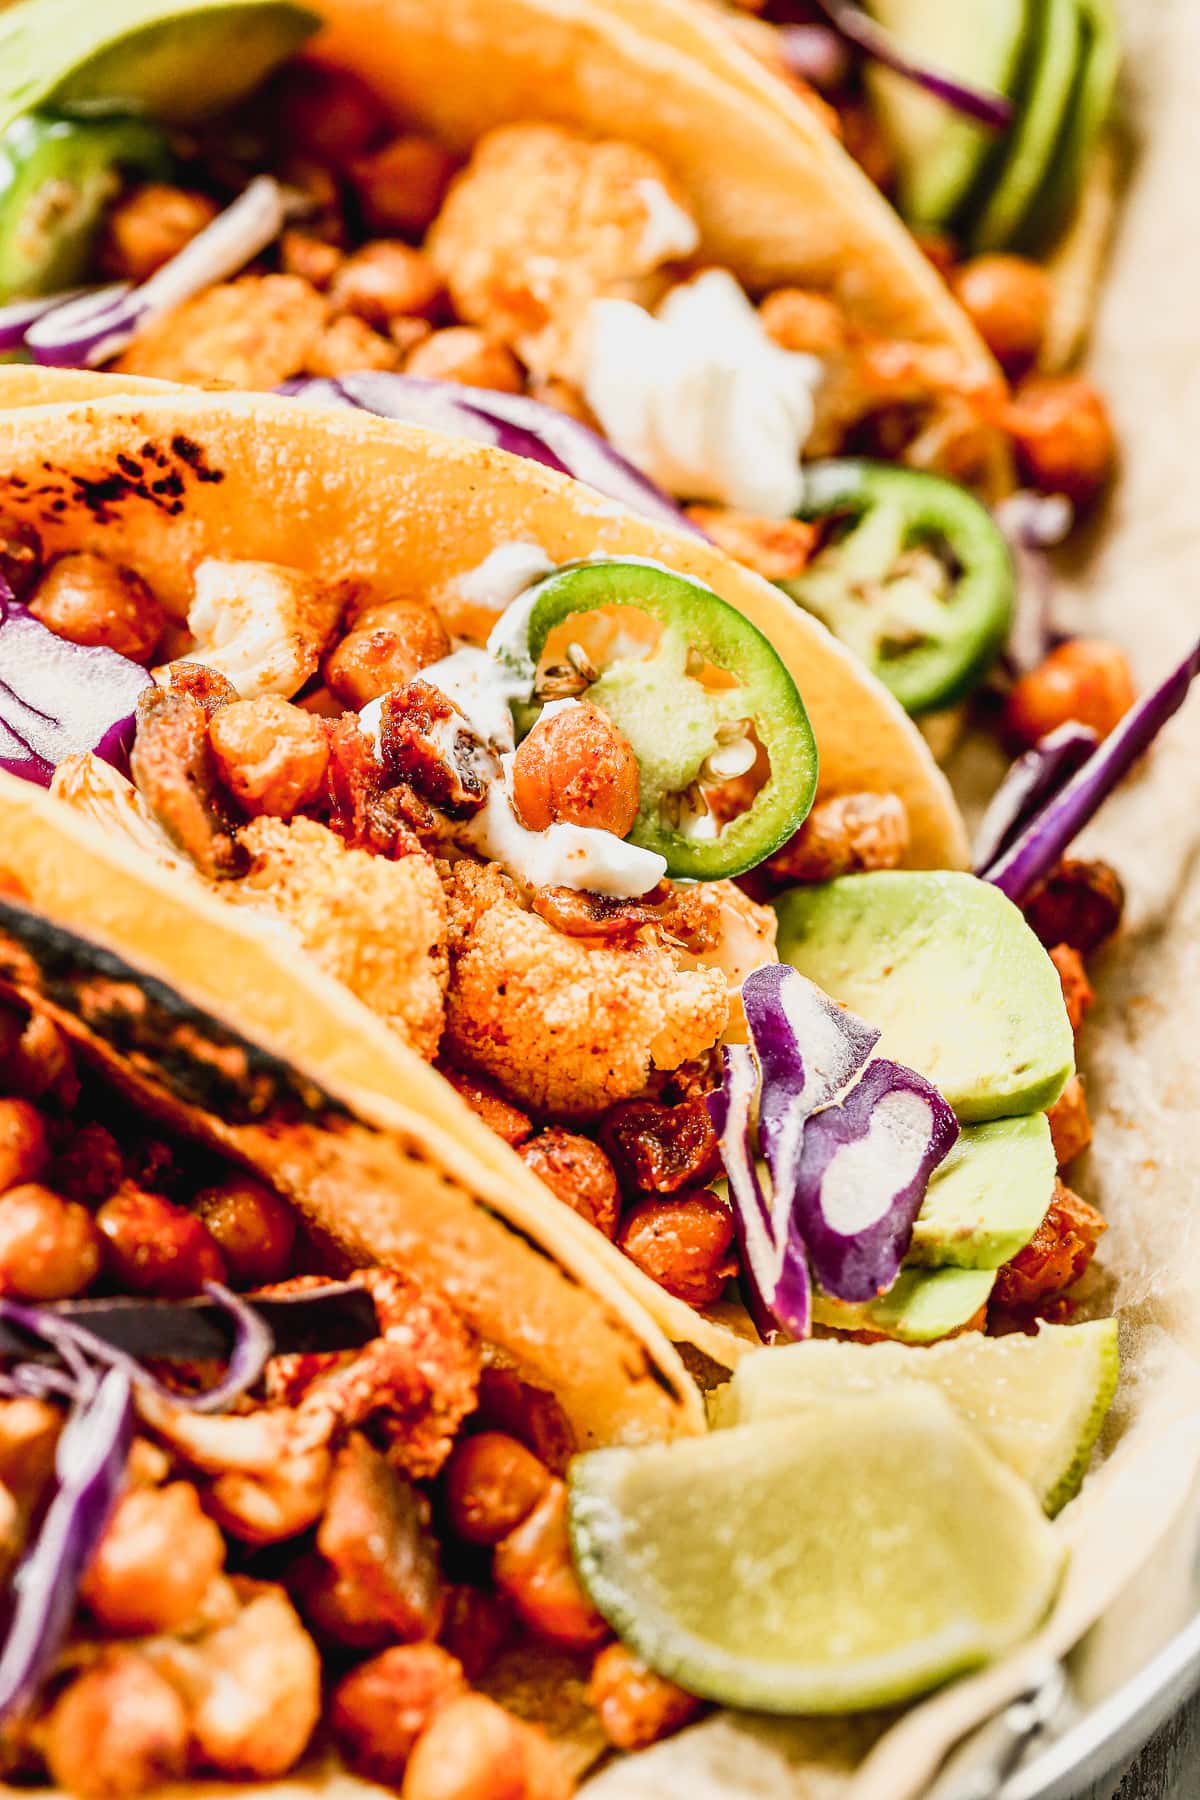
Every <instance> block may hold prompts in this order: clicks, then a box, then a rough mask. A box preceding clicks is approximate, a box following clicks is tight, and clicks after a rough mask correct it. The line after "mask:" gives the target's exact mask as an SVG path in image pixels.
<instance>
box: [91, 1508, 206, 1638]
mask: <svg viewBox="0 0 1200 1800" xmlns="http://www.w3.org/2000/svg"><path fill="white" fill-rule="evenodd" d="M224 1564H225V1540H224V1538H223V1537H222V1536H221V1533H220V1532H219V1531H218V1529H217V1527H216V1526H215V1525H214V1524H213V1522H212V1520H211V1519H210V1518H208V1517H207V1516H206V1514H205V1513H203V1512H202V1511H201V1508H200V1499H199V1496H198V1494H197V1492H196V1489H195V1488H194V1487H193V1486H192V1484H191V1482H190V1481H171V1482H168V1483H167V1485H166V1486H165V1487H136V1488H132V1489H131V1490H130V1491H129V1492H128V1493H127V1494H125V1495H124V1496H123V1497H122V1499H121V1500H120V1502H119V1503H118V1505H117V1509H116V1511H115V1512H114V1513H113V1515H112V1518H111V1519H110V1520H109V1522H108V1524H107V1525H106V1526H105V1528H104V1536H103V1537H102V1538H101V1540H100V1543H99V1545H98V1546H97V1549H96V1553H95V1555H94V1556H93V1557H92V1560H91V1562H90V1563H89V1564H88V1566H87V1569H86V1571H85V1573H84V1577H83V1581H82V1584H81V1586H80V1595H81V1598H82V1599H83V1602H84V1604H85V1606H87V1608H88V1609H89V1611H90V1612H91V1614H92V1617H93V1618H94V1619H95V1620H96V1622H97V1624H98V1625H99V1626H100V1628H101V1630H103V1631H106V1632H111V1633H113V1634H114V1635H115V1636H129V1637H144V1636H149V1635H150V1634H151V1633H154V1632H158V1631H179V1630H180V1629H182V1627H183V1626H185V1625H187V1624H188V1623H189V1622H191V1621H192V1620H194V1619H195V1617H196V1615H197V1613H198V1612H199V1610H200V1603H201V1601H202V1600H203V1599H204V1596H205V1594H206V1593H207V1591H208V1588H209V1586H210V1584H211V1583H212V1581H213V1580H214V1579H215V1577H216V1576H217V1575H219V1574H220V1572H221V1569H222V1568H223V1567H224Z"/></svg>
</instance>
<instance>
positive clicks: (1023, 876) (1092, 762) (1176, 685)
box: [980, 639, 1200, 902]
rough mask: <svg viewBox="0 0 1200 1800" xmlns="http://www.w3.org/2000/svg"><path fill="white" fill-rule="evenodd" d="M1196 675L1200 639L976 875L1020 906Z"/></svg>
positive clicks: (1177, 706) (1199, 671)
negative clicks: (1005, 846) (999, 853)
mask: <svg viewBox="0 0 1200 1800" xmlns="http://www.w3.org/2000/svg"><path fill="white" fill-rule="evenodd" d="M1197 675H1200V639H1198V640H1197V641H1196V643H1194V644H1193V645H1192V647H1191V649H1190V650H1189V651H1188V653H1187V655H1186V656H1185V657H1184V658H1183V660H1182V661H1181V662H1180V663H1178V664H1177V665H1176V667H1175V668H1174V669H1172V670H1171V673H1170V674H1169V675H1168V676H1167V677H1166V678H1165V679H1164V680H1163V681H1161V682H1160V683H1159V684H1158V686H1157V687H1156V688H1152V689H1151V691H1150V692H1149V693H1148V694H1143V696H1142V698H1141V699H1140V700H1139V701H1138V702H1137V703H1136V705H1134V706H1132V707H1131V708H1130V710H1129V711H1128V712H1127V713H1126V714H1125V717H1124V718H1123V719H1122V720H1121V722H1120V724H1119V725H1117V726H1116V727H1115V729H1114V730H1113V731H1111V732H1109V734H1108V736H1107V737H1106V738H1105V739H1104V741H1103V742H1102V743H1100V744H1098V745H1097V746H1096V748H1095V749H1094V750H1093V751H1092V753H1091V755H1090V756H1089V757H1088V759H1087V761H1086V762H1085V763H1084V764H1083V765H1082V767H1081V768H1079V769H1078V770H1077V771H1076V773H1075V774H1074V775H1073V776H1072V778H1071V779H1070V781H1068V782H1067V784H1066V786H1065V787H1061V788H1059V789H1058V790H1057V791H1056V792H1055V793H1053V794H1052V795H1051V796H1050V798H1049V800H1047V801H1046V802H1045V804H1044V805H1042V806H1041V807H1040V808H1039V809H1038V811H1037V812H1035V813H1034V815H1033V817H1032V818H1030V819H1028V820H1027V822H1026V823H1025V824H1024V825H1023V827H1022V828H1021V830H1020V831H1019V832H1018V834H1017V836H1016V837H1015V838H1014V839H1013V840H1012V841H1011V842H1010V843H1009V845H1008V847H1007V848H1006V849H1005V850H1004V851H1003V852H1002V854H1001V855H1000V856H998V857H997V858H996V860H995V861H994V862H992V863H991V864H990V865H989V866H988V867H987V868H986V869H984V870H981V871H980V873H981V874H982V876H983V879H984V880H985V881H990V882H991V883H992V884H993V885H994V886H995V887H998V888H999V889H1000V891H1001V893H1002V894H1007V896H1008V898H1009V899H1010V900H1015V901H1018V902H1019V901H1021V900H1023V899H1024V897H1025V895H1026V894H1028V893H1029V891H1030V889H1031V888H1034V887H1036V886H1037V884H1038V882H1039V881H1042V880H1044V878H1045V877H1046V876H1047V875H1048V874H1049V873H1050V871H1051V869H1053V868H1054V867H1055V865H1056V863H1057V862H1058V860H1059V858H1060V857H1061V856H1062V855H1063V853H1064V852H1065V851H1066V850H1067V849H1069V847H1070V845H1071V843H1072V842H1073V840H1074V839H1075V838H1076V837H1077V836H1078V835H1079V833H1080V832H1081V831H1082V830H1083V828H1084V826H1085V825H1086V824H1087V823H1088V822H1089V820H1090V819H1091V818H1092V817H1093V815H1094V814H1095V813H1096V812H1097V811H1098V810H1099V808H1100V806H1101V804H1102V803H1103V802H1104V801H1105V800H1106V799H1107V798H1108V796H1109V794H1111V793H1112V791H1113V789H1114V788H1115V787H1116V786H1117V785H1118V783H1119V782H1120V781H1122V780H1123V779H1124V777H1125V776H1126V775H1127V774H1128V773H1129V771H1130V769H1131V768H1132V767H1133V765H1134V763H1136V762H1137V760H1138V758H1139V757H1140V756H1142V755H1143V754H1144V753H1145V751H1146V750H1148V749H1149V747H1150V745H1151V744H1152V743H1153V741H1154V739H1155V738H1156V737H1157V736H1158V733H1159V732H1160V731H1161V730H1162V728H1163V726H1164V725H1165V724H1166V723H1167V720H1168V719H1170V718H1172V717H1173V715H1174V714H1175V713H1177V712H1178V711H1179V709H1180V707H1181V706H1182V705H1183V703H1184V701H1185V700H1186V699H1187V696H1188V691H1189V689H1190V687H1191V685H1192V682H1193V681H1194V680H1195V679H1196V677H1197Z"/></svg>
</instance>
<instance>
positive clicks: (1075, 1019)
mask: <svg viewBox="0 0 1200 1800" xmlns="http://www.w3.org/2000/svg"><path fill="white" fill-rule="evenodd" d="M1050 961H1051V962H1052V963H1053V964H1054V967H1055V968H1056V969H1057V970H1058V979H1059V981H1060V982H1061V983H1062V991H1063V1003H1064V1004H1065V1006H1066V1009H1067V1017H1068V1019H1070V1021H1071V1030H1072V1031H1075V1032H1077V1031H1078V1030H1079V1027H1080V1026H1081V1025H1082V1024H1083V1021H1084V1018H1085V1017H1086V1014H1087V1010H1088V1007H1089V1006H1090V1005H1091V1004H1092V1001H1093V1000H1094V999H1095V997H1096V996H1095V994H1094V992H1093V991H1092V984H1091V982H1090V981H1089V980H1088V978H1087V970H1086V969H1085V968H1084V966H1083V958H1082V956H1080V954H1079V952H1078V950H1076V949H1075V948H1074V947H1073V946H1072V945H1071V944H1054V945H1052V947H1051V950H1050Z"/></svg>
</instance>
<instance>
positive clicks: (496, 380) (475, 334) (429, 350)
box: [404, 325, 525, 394]
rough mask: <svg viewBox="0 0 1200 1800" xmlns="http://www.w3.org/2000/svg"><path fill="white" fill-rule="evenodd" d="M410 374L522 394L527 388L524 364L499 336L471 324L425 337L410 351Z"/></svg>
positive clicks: (451, 326)
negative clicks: (522, 367)
mask: <svg viewBox="0 0 1200 1800" xmlns="http://www.w3.org/2000/svg"><path fill="white" fill-rule="evenodd" d="M404 372H405V374H406V375H418V376H420V377H421V379H422V380H424V381H458V382H461V383H462V384H463V386H464V387H479V388H494V389H495V390H496V391H497V393H501V394H519V393H521V392H522V391H523V389H524V387H525V378H524V376H523V375H522V373H521V365H520V363H519V362H518V361H517V359H516V357H515V356H514V355H513V353H512V351H511V350H510V349H509V348H508V345H507V344H502V343H501V342H500V341H499V339H497V338H491V337H488V335H487V333H486V332H484V331H476V330H475V329H474V327H473V326H470V325H448V326H447V327H446V329H445V330H444V331H435V332H432V333H431V334H430V336H429V337H427V338H423V339H422V340H421V342H420V343H419V344H418V345H417V346H416V347H415V349H413V350H411V351H410V352H409V357H408V361H407V362H406V363H405V365H404Z"/></svg>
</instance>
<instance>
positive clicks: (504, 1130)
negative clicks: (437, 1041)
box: [438, 1063, 533, 1149]
mask: <svg viewBox="0 0 1200 1800" xmlns="http://www.w3.org/2000/svg"><path fill="white" fill-rule="evenodd" d="M438 1068H439V1071H440V1073H441V1074H442V1075H444V1076H445V1078H446V1080H447V1081H448V1082H449V1083H450V1086H451V1087H452V1088H453V1089H454V1091H455V1092H456V1093H458V1094H461V1095H462V1097H463V1099H464V1100H465V1101H466V1103H467V1105H468V1106H469V1107H470V1108H471V1110H472V1112H475V1113H478V1115H479V1117H480V1118H481V1119H482V1120H483V1122H484V1124H485V1125H486V1126H487V1128H488V1130H489V1131H494V1132H495V1133H496V1136H497V1137H501V1138H503V1139H504V1142H505V1143H506V1144H511V1145H512V1146H513V1148H514V1149H515V1148H516V1146H517V1145H518V1144H523V1143H524V1142H525V1139H526V1138H527V1137H528V1136H529V1134H530V1132H531V1131H532V1130H533V1121H532V1120H531V1119H530V1117H529V1114H528V1113H525V1112H522V1111H521V1109H520V1107H519V1106H514V1105H513V1103H512V1101H511V1100H506V1099H505V1098H504V1095H503V1094H502V1093H501V1092H500V1089H499V1088H498V1087H496V1086H494V1085H493V1083H492V1082H490V1081H487V1080H485V1078H484V1077H483V1076H481V1075H468V1074H466V1073H465V1071H464V1070H462V1069H453V1068H450V1067H449V1066H448V1065H442V1064H440V1063H439V1065H438Z"/></svg>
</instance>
